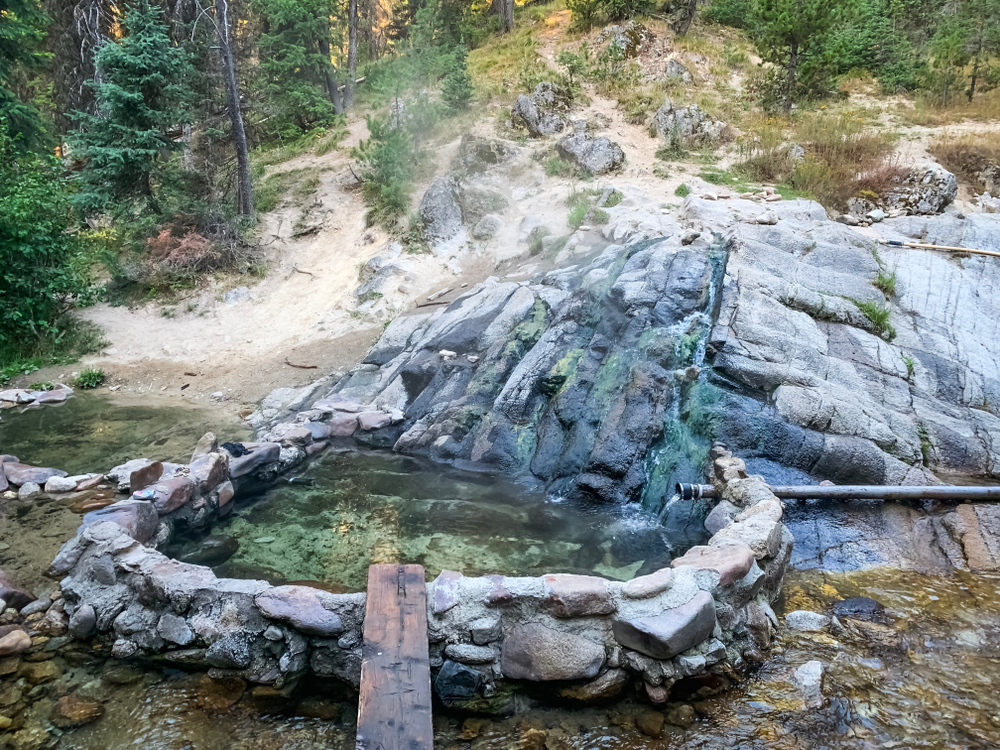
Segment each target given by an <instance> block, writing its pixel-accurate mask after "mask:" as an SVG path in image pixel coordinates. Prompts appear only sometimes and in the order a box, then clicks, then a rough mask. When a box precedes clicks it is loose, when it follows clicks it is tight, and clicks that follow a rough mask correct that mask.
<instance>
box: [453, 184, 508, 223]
mask: <svg viewBox="0 0 1000 750" xmlns="http://www.w3.org/2000/svg"><path fill="white" fill-rule="evenodd" d="M458 204H459V206H460V207H461V209H462V220H463V221H464V222H465V223H466V224H468V225H469V226H470V227H474V226H476V225H477V224H478V223H479V221H480V220H481V219H482V218H483V217H484V216H487V215H489V214H502V213H504V212H505V211H506V210H507V209H508V208H509V207H510V204H509V203H508V202H507V199H506V198H504V197H503V196H502V195H501V194H500V193H498V192H497V191H496V190H491V189H489V188H487V187H482V186H481V185H473V184H464V185H462V186H461V187H460V188H459V190H458Z"/></svg>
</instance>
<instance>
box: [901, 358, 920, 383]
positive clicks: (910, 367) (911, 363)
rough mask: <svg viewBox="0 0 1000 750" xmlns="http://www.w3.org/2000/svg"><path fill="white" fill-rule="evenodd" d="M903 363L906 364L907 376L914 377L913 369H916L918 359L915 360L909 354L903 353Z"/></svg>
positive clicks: (908, 377)
mask: <svg viewBox="0 0 1000 750" xmlns="http://www.w3.org/2000/svg"><path fill="white" fill-rule="evenodd" d="M903 364H904V365H906V378H907V379H908V380H909V379H912V378H913V371H914V369H915V368H916V365H917V360H915V359H914V358H913V357H911V356H910V355H909V354H904V355H903Z"/></svg>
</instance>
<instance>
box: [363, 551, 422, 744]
mask: <svg viewBox="0 0 1000 750" xmlns="http://www.w3.org/2000/svg"><path fill="white" fill-rule="evenodd" d="M433 747H434V731H433V727H432V724H431V669H430V662H429V661H428V656H427V589H426V587H425V585H424V569H423V567H422V566H420V565H372V566H371V567H369V568H368V600H367V602H366V603H365V640H364V645H363V647H362V651H361V699H360V701H359V703H358V736H357V744H356V749H357V750H433Z"/></svg>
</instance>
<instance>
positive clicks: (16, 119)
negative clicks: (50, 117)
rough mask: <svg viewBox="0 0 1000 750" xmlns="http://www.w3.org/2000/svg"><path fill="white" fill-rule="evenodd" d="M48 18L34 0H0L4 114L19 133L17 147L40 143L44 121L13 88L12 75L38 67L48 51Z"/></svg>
mask: <svg viewBox="0 0 1000 750" xmlns="http://www.w3.org/2000/svg"><path fill="white" fill-rule="evenodd" d="M47 23H48V18H47V17H46V15H45V14H44V13H43V12H42V9H41V6H40V5H39V4H38V3H37V2H33V0H0V117H3V118H5V119H6V120H7V128H8V129H9V131H10V132H11V133H12V134H14V135H15V136H18V137H17V138H16V139H15V140H14V143H15V144H16V147H17V148H24V147H34V146H38V145H39V141H40V139H41V136H42V122H41V117H40V116H39V114H38V110H37V109H35V107H33V106H31V105H30V104H28V103H25V102H23V101H21V99H20V98H19V97H18V96H17V94H15V93H14V92H13V91H12V90H11V79H12V78H13V77H14V75H15V73H16V71H18V70H19V69H22V68H37V67H39V66H41V65H43V64H44V63H45V61H46V60H47V59H48V55H46V54H45V52H44V50H43V48H42V41H43V40H44V38H45V26H46V24H47Z"/></svg>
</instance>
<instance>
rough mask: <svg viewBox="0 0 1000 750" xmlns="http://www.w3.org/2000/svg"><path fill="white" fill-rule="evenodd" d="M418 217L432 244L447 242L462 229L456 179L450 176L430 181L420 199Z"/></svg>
mask: <svg viewBox="0 0 1000 750" xmlns="http://www.w3.org/2000/svg"><path fill="white" fill-rule="evenodd" d="M419 214H420V219H421V221H423V224H424V233H425V234H426V235H427V239H428V240H429V241H430V243H431V244H432V245H436V244H440V243H442V242H447V241H448V240H450V239H453V238H454V237H456V236H458V234H459V233H460V232H461V231H462V207H461V206H460V205H459V203H458V181H457V180H456V179H455V178H454V177H452V176H446V177H441V178H439V179H437V180H434V182H432V183H431V186H430V187H429V188H427V192H426V193H424V197H423V198H421V200H420V209H419Z"/></svg>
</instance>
